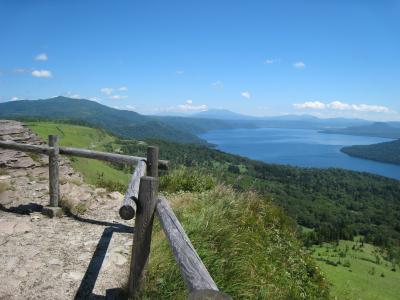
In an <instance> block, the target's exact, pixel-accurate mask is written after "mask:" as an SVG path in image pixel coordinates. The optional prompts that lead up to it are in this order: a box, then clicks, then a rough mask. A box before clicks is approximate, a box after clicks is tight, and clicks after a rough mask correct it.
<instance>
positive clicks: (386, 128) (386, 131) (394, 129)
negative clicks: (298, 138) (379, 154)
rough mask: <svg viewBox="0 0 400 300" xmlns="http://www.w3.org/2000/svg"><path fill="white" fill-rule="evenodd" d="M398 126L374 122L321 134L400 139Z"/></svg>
mask: <svg viewBox="0 0 400 300" xmlns="http://www.w3.org/2000/svg"><path fill="white" fill-rule="evenodd" d="M399 125H400V123H398V122H391V123H383V122H375V123H372V124H366V125H362V126H350V127H346V128H335V129H327V130H324V131H322V132H323V133H333V134H348V135H358V136H360V135H361V136H375V137H384V138H391V139H399V138H400V126H399Z"/></svg>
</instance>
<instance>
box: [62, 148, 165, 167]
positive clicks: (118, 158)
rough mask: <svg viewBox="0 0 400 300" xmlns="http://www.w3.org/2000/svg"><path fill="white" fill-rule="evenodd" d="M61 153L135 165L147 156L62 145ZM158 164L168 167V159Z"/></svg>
mask: <svg viewBox="0 0 400 300" xmlns="http://www.w3.org/2000/svg"><path fill="white" fill-rule="evenodd" d="M60 154H65V155H74V156H80V157H86V158H94V159H99V160H105V161H108V162H112V163H124V164H128V165H135V164H136V163H137V162H138V161H141V160H146V158H145V157H139V156H130V155H124V154H116V153H108V152H100V151H93V150H87V149H79V148H71V147H60ZM158 165H159V167H160V169H168V161H165V160H160V161H158Z"/></svg>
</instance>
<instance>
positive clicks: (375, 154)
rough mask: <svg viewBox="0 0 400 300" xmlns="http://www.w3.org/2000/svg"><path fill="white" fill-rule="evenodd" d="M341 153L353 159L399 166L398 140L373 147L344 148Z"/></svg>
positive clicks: (399, 143)
mask: <svg viewBox="0 0 400 300" xmlns="http://www.w3.org/2000/svg"><path fill="white" fill-rule="evenodd" d="M341 151H342V152H344V153H346V154H348V155H350V156H355V157H360V158H365V159H370V160H376V161H381V162H386V163H390V164H398V165H399V164H400V140H396V141H392V142H385V143H379V144H373V145H356V146H350V147H344V148H342V149H341Z"/></svg>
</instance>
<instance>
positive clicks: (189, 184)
mask: <svg viewBox="0 0 400 300" xmlns="http://www.w3.org/2000/svg"><path fill="white" fill-rule="evenodd" d="M214 186H215V180H214V178H213V177H211V176H210V175H207V174H205V172H202V171H199V170H196V169H188V168H185V167H181V168H179V169H175V170H173V171H171V172H170V173H169V174H166V175H165V176H162V177H160V189H161V190H162V191H166V192H170V193H173V192H180V191H183V192H204V191H208V190H210V189H212V188H213V187H214Z"/></svg>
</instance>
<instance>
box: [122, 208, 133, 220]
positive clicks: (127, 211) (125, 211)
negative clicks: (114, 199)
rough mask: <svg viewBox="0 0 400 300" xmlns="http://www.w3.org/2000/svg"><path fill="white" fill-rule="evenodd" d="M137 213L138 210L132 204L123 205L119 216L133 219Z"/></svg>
mask: <svg viewBox="0 0 400 300" xmlns="http://www.w3.org/2000/svg"><path fill="white" fill-rule="evenodd" d="M135 215H136V210H135V209H134V208H133V207H132V206H130V205H123V206H121V207H120V209H119V216H120V217H121V218H122V219H124V220H132V219H133V218H134V217H135Z"/></svg>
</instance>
